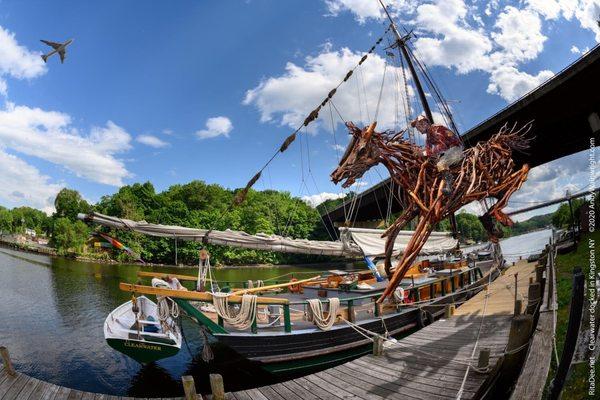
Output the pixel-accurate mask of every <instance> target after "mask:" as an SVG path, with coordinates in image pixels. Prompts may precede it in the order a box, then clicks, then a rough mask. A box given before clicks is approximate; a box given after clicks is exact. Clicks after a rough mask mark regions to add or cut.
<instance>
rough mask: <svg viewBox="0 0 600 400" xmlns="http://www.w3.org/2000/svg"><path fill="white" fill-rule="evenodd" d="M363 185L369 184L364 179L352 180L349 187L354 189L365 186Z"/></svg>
mask: <svg viewBox="0 0 600 400" xmlns="http://www.w3.org/2000/svg"><path fill="white" fill-rule="evenodd" d="M365 186H369V182H366V181H357V182H354V183H353V184H352V185H350V187H352V188H354V189H357V188H362V187H365Z"/></svg>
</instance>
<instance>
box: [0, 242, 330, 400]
mask: <svg viewBox="0 0 600 400" xmlns="http://www.w3.org/2000/svg"><path fill="white" fill-rule="evenodd" d="M335 268H340V266H335ZM139 270H146V271H163V272H175V273H181V274H194V275H195V274H196V273H197V270H196V269H195V268H185V269H174V268H168V267H146V266H137V265H106V264H93V263H82V262H77V261H73V260H67V259H59V258H50V257H47V256H43V255H38V254H29V253H22V252H16V251H14V250H9V249H5V248H0V277H1V278H0V318H1V320H2V321H3V323H2V324H0V342H1V343H2V345H4V346H6V347H8V348H9V350H10V352H11V355H12V357H13V359H14V362H15V365H16V367H17V368H18V370H19V371H21V372H24V373H27V374H29V375H32V376H34V377H36V378H40V379H44V380H47V381H50V382H52V383H55V384H58V385H63V386H68V387H71V388H75V389H79V390H85V391H90V392H99V393H107V394H112V395H126V394H128V393H129V392H132V393H136V394H137V395H140V396H152V397H155V396H158V395H161V394H159V393H158V392H156V391H155V390H156V389H157V388H161V389H160V390H161V391H162V390H163V389H164V390H165V391H167V392H169V393H168V394H165V396H175V395H180V394H181V391H178V389H177V388H178V385H179V383H178V382H179V381H180V379H181V376H182V375H185V374H190V373H191V374H193V375H194V378H195V379H196V382H197V383H198V387H199V389H203V390H208V388H209V385H208V375H207V373H208V372H212V371H214V372H219V373H221V374H223V375H224V378H225V382H226V383H228V384H233V383H235V384H237V385H238V387H239V388H242V387H250V386H253V385H256V384H257V383H269V382H272V381H273V378H272V377H271V376H270V375H269V374H265V373H264V372H262V370H259V369H258V368H257V367H256V366H255V365H250V364H248V362H244V361H242V360H240V359H239V356H237V355H235V354H230V353H228V352H224V351H222V349H219V348H216V349H215V362H212V363H210V364H208V365H207V364H205V363H203V362H202V361H201V359H200V357H199V356H197V355H198V354H200V352H201V350H202V340H201V338H200V334H199V328H198V325H196V324H194V323H193V322H191V321H190V320H189V319H187V318H184V319H183V320H182V326H183V332H184V334H185V339H186V340H185V342H186V343H187V345H186V344H184V345H183V346H182V349H181V351H180V352H179V353H178V354H177V355H176V356H174V357H171V358H167V359H164V360H160V361H159V362H158V363H156V364H154V365H152V366H150V365H149V366H144V367H142V366H141V365H140V364H138V363H137V362H135V361H133V360H132V359H130V358H128V357H125V356H123V355H122V354H120V353H118V352H117V351H115V350H113V349H111V348H110V347H109V346H108V345H106V342H105V341H104V335H103V332H102V326H103V323H104V319H105V318H106V316H107V315H108V313H109V312H110V311H112V310H113V309H114V308H115V307H117V306H118V305H119V304H122V303H123V302H125V301H127V300H128V299H129V294H127V293H125V292H122V291H120V290H119V282H121V281H123V282H135V281H136V280H137V275H136V274H137V272H138V271H139ZM293 270H295V271H313V272H314V271H315V270H314V268H313V269H311V268H296V267H295V268H294V269H293ZM290 271H292V270H291V269H289V268H284V267H276V268H253V269H249V268H239V269H222V270H216V271H215V275H216V277H217V278H218V279H220V280H228V281H244V280H247V279H253V280H256V279H267V278H269V277H275V276H280V275H283V274H285V273H287V272H290ZM169 382H174V383H173V384H171V383H169ZM157 383H158V384H157ZM163 383H164V384H163ZM238 387H235V388H236V389H237V388H238ZM142 393H143V394H142ZM161 393H162V392H161Z"/></svg>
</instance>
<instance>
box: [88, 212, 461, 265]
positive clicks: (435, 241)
mask: <svg viewBox="0 0 600 400" xmlns="http://www.w3.org/2000/svg"><path fill="white" fill-rule="evenodd" d="M79 218H80V219H82V220H84V221H89V222H94V223H97V224H100V225H104V226H108V227H110V228H115V229H123V230H130V231H134V232H138V233H143V234H145V235H150V236H158V237H170V238H177V239H180V240H191V241H196V242H203V243H208V244H213V245H219V246H232V247H241V248H245V249H255V250H267V251H275V252H280V253H296V254H315V255H327V256H342V257H363V256H370V257H379V256H383V255H384V247H385V240H386V239H385V238H382V237H381V234H382V233H383V230H379V229H361V228H340V231H341V239H342V240H340V241H321V240H307V239H292V238H289V237H284V236H279V235H267V234H264V233H257V234H256V235H251V234H249V233H246V232H241V231H232V230H229V229H228V230H225V231H217V230H210V229H199V228H186V227H182V226H172V225H160V224H150V223H148V222H146V221H132V220H129V219H124V218H117V217H111V216H108V215H103V214H100V213H90V214H79ZM412 234H413V231H401V232H400V234H399V235H398V238H397V239H396V243H395V245H394V255H397V254H400V253H401V252H402V251H403V250H404V249H405V248H406V245H407V244H408V241H409V240H410V237H411V236H412ZM457 243H458V242H457V240H456V239H453V238H452V236H451V235H450V234H449V233H445V232H433V233H432V234H431V237H430V238H429V239H428V240H427V243H426V244H425V246H424V247H423V252H422V253H423V254H435V253H444V252H447V251H450V250H452V249H454V248H455V247H456V245H457Z"/></svg>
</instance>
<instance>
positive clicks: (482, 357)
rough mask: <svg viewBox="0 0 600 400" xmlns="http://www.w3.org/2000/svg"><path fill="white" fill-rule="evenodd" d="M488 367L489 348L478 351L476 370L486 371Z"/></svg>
mask: <svg viewBox="0 0 600 400" xmlns="http://www.w3.org/2000/svg"><path fill="white" fill-rule="evenodd" d="M489 366H490V348H489V347H482V348H481V349H480V350H479V360H478V361H477V368H479V369H480V370H484V369H487V368H488V367H489Z"/></svg>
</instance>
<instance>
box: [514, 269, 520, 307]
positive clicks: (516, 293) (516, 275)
mask: <svg viewBox="0 0 600 400" xmlns="http://www.w3.org/2000/svg"><path fill="white" fill-rule="evenodd" d="M518 278H519V273H518V272H515V303H516V302H517V295H518V292H517V289H518V286H519V282H518V281H517V279H518Z"/></svg>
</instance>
